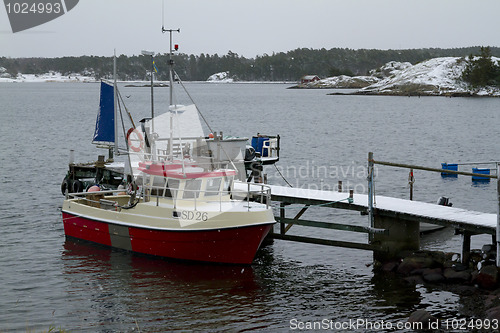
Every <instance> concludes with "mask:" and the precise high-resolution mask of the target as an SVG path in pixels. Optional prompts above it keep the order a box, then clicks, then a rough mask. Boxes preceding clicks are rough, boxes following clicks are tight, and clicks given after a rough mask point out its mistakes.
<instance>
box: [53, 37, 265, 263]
mask: <svg viewBox="0 0 500 333" xmlns="http://www.w3.org/2000/svg"><path fill="white" fill-rule="evenodd" d="M170 35H171V36H172V31H171V33H170ZM170 45H172V42H170ZM172 53H173V50H172V46H171V47H170V61H169V63H170V69H169V72H170V97H171V98H170V107H169V110H168V111H167V112H166V113H164V114H162V115H160V116H158V117H154V115H153V114H152V117H151V118H150V119H144V120H143V121H141V127H140V128H139V127H136V126H135V124H134V123H133V120H132V119H131V120H132V124H133V126H132V127H130V129H129V130H127V131H126V130H125V126H124V124H123V123H122V126H119V125H118V119H119V118H120V119H122V122H123V118H124V117H123V115H122V114H121V113H120V116H119V115H118V109H120V112H121V110H122V108H121V107H120V104H119V92H118V89H117V85H116V79H115V82H114V84H113V85H110V84H107V83H106V84H105V85H104V90H106V91H107V93H105V96H104V97H103V91H102V90H101V105H102V104H103V101H104V104H106V105H107V106H106V109H108V110H109V109H113V111H114V115H113V121H112V122H110V121H106V120H104V119H101V120H99V117H98V123H99V122H100V123H102V124H105V125H106V127H108V131H107V133H111V132H113V131H114V135H111V136H110V137H109V138H106V139H105V140H104V141H106V142H108V143H109V144H110V145H111V144H112V142H113V141H114V147H113V148H112V149H113V150H114V154H115V155H124V156H125V157H126V162H125V166H124V167H123V170H124V171H123V175H124V176H123V179H122V182H121V185H120V186H118V187H117V188H116V189H105V188H104V187H103V186H99V185H100V184H97V185H94V186H90V187H88V188H87V189H86V190H81V189H80V188H78V189H79V191H75V192H72V191H71V190H70V189H69V186H68V188H66V191H65V194H66V198H65V200H64V203H63V207H62V216H63V224H64V232H65V235H66V236H67V237H74V238H78V239H82V240H85V241H90V242H95V243H99V244H102V245H106V246H111V247H115V248H119V249H124V250H128V251H133V252H138V253H143V254H148V255H154V256H161V257H167V258H173V259H180V260H193V261H203V262H214V263H227V264H250V263H252V261H253V260H254V257H255V254H256V252H257V250H258V249H259V247H260V245H261V243H262V241H263V240H264V238H265V236H266V235H267V233H268V232H269V231H270V230H271V228H272V226H273V224H274V223H275V220H274V215H273V212H272V208H271V206H270V202H271V193H270V188H269V187H268V186H267V185H265V184H262V183H260V184H256V183H249V182H247V180H246V179H245V178H246V175H245V167H244V163H240V162H243V161H244V159H243V158H241V157H242V156H243V155H244V154H245V142H246V139H245V140H243V139H238V138H229V139H228V138H225V137H224V136H223V135H222V133H220V134H218V133H214V132H212V133H211V134H210V135H208V136H205V135H197V134H199V133H198V132H199V131H198V130H199V129H201V125H199V124H198V123H196V122H193V119H194V115H196V116H197V115H198V114H199V110H198V108H197V107H196V105H188V106H183V105H177V104H176V103H174V102H173V100H172V89H173V87H174V85H173V77H178V76H177V74H176V73H175V71H174V69H173V60H172ZM115 72H116V65H115ZM115 77H116V74H115ZM110 87H111V89H110ZM151 87H153V85H151ZM152 96H153V95H152ZM110 98H111V99H112V101H111V100H110ZM152 98H153V97H152ZM152 105H153V103H152ZM127 112H128V111H127ZM152 112H153V110H152ZM202 118H203V119H204V117H203V116H202ZM108 120H109V119H108ZM110 124H112V125H113V126H112V127H113V131H109V127H110ZM207 125H208V124H207ZM118 128H123V132H124V133H123V134H122V137H123V139H124V140H123V141H125V146H126V147H125V148H126V149H125V150H121V149H120V148H119V144H118V143H117V141H118V137H119V135H118V132H117V131H118ZM209 128H210V126H209ZM159 132H161V133H168V135H166V137H165V136H162V135H159ZM99 133H100V132H99V130H98V129H97V127H96V133H95V134H96V135H97V136H98V134H99ZM112 149H111V148H110V152H111V151H112ZM116 180H118V179H116ZM74 187H75V186H73V188H74ZM70 192H72V193H70Z"/></svg>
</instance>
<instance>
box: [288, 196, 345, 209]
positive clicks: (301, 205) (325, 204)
mask: <svg viewBox="0 0 500 333" xmlns="http://www.w3.org/2000/svg"><path fill="white" fill-rule="evenodd" d="M342 201H347V202H348V203H352V202H353V200H352V198H349V197H347V198H345V199H341V200H337V201H329V202H325V203H322V204H316V205H313V204H308V205H307V206H310V207H312V206H317V207H321V206H327V205H331V204H334V203H339V202H342ZM295 205H296V206H300V207H303V204H295ZM291 206H293V205H289V206H288V207H281V206H280V207H279V209H291V208H297V207H291Z"/></svg>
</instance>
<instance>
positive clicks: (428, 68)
mask: <svg viewBox="0 0 500 333" xmlns="http://www.w3.org/2000/svg"><path fill="white" fill-rule="evenodd" d="M492 60H493V61H495V62H497V63H498V62H499V61H500V58H495V57H492ZM466 65H467V61H466V60H465V59H464V58H461V57H443V58H434V59H430V60H427V61H423V62H421V63H418V64H416V65H413V66H406V67H404V68H402V69H400V70H394V71H393V72H392V75H390V76H388V77H386V78H385V79H382V80H380V81H379V82H376V83H374V84H372V85H370V86H368V87H365V88H362V89H360V90H359V92H360V93H370V94H391V95H392V94H402V95H403V94H422V95H453V94H469V93H470V94H471V95H478V96H500V89H498V88H495V87H485V88H478V89H473V88H472V87H470V86H469V85H468V84H467V83H466V82H464V81H463V80H462V78H461V77H462V73H463V71H464V69H465V67H466Z"/></svg>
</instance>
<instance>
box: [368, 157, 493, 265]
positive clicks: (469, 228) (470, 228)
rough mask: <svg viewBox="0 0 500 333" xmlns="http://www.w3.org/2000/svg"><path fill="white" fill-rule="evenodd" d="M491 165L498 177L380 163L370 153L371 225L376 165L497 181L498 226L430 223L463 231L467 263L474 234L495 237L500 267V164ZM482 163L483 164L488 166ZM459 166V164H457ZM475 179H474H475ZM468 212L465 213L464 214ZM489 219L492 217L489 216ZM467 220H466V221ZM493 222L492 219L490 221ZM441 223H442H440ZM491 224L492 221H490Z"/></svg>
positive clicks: (475, 222) (472, 222)
mask: <svg viewBox="0 0 500 333" xmlns="http://www.w3.org/2000/svg"><path fill="white" fill-rule="evenodd" d="M487 163H488V164H489V163H495V164H496V175H490V174H483V173H474V172H465V171H458V170H449V169H444V168H441V169H439V168H431V167H425V166H419V165H412V164H404V163H394V162H386V161H378V160H375V159H374V157H373V153H372V152H370V153H368V175H369V176H368V195H369V199H368V213H369V216H370V218H369V220H370V225H371V226H374V215H375V211H376V209H377V208H376V207H375V206H374V204H373V202H374V198H375V194H374V191H373V190H374V179H373V170H374V166H375V164H378V165H385V166H391V167H398V168H406V169H410V170H411V171H410V174H412V171H413V170H424V171H430V172H439V173H441V174H442V175H443V174H455V175H464V176H471V177H478V178H480V179H497V214H496V225H492V223H479V221H474V220H477V219H471V221H470V222H467V221H464V223H453V221H446V220H443V221H438V219H439V218H437V219H436V221H430V223H435V224H440V225H452V226H454V227H455V228H456V229H462V230H460V233H461V234H462V236H463V242H462V261H467V260H468V258H469V255H470V237H471V236H472V235H474V234H479V233H489V234H492V235H493V242H494V244H496V249H497V256H496V264H497V267H500V179H499V175H500V163H498V162H487ZM487 163H486V162H485V163H481V164H487ZM460 164H462V165H471V164H480V163H460ZM457 165H458V163H457ZM473 179H474V178H473ZM450 208H451V207H450ZM465 213H466V211H464V214H465ZM487 215H491V214H484V216H487ZM487 217H488V218H489V217H490V216H487ZM464 220H465V219H464ZM488 220H491V219H488ZM440 222H441V223H440ZM488 222H490V221H488Z"/></svg>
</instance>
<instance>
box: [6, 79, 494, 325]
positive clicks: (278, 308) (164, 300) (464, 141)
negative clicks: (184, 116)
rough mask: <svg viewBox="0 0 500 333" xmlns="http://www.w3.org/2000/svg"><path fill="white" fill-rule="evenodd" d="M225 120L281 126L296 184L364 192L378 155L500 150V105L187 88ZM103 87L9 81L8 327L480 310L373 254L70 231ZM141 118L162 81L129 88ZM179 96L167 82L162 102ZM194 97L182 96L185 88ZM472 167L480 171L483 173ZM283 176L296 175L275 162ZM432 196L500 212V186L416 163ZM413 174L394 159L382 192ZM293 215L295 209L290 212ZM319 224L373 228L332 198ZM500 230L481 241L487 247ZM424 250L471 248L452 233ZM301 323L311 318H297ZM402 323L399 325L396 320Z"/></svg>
mask: <svg viewBox="0 0 500 333" xmlns="http://www.w3.org/2000/svg"><path fill="white" fill-rule="evenodd" d="M187 86H188V88H189V90H190V93H191V94H192V96H193V97H194V98H195V100H196V102H197V103H198V105H199V107H200V109H201V111H202V112H203V113H204V114H205V116H206V117H207V119H208V120H209V121H210V123H211V126H212V127H213V128H214V129H217V130H218V131H221V130H222V131H224V133H225V134H234V135H239V136H252V135H255V134H256V133H257V132H260V133H269V134H280V135H281V138H282V139H281V142H282V151H281V160H280V162H279V163H278V165H279V169H280V171H281V172H282V173H283V174H284V176H285V177H286V178H287V179H288V181H289V182H290V183H291V184H292V185H293V186H306V185H307V186H311V187H312V188H319V187H323V188H324V189H332V188H334V187H335V186H336V184H337V181H338V180H342V181H343V182H344V184H345V187H348V188H353V189H355V190H356V191H357V192H363V191H365V187H366V181H365V177H366V175H365V174H364V171H365V165H366V159H367V155H368V152H369V151H373V152H374V154H375V158H376V159H379V160H386V161H397V162H402V163H414V164H419V165H426V166H432V167H439V166H440V163H441V162H450V163H451V162H470V161H472V162H479V161H490V160H498V159H499V145H498V143H497V139H498V137H500V135H499V134H500V133H499V132H500V126H499V125H500V99H463V98H452V99H450V98H431V97H427V98H407V97H375V96H327V95H326V91H324V90H323V91H321V90H310V91H305V90H286V89H285V88H286V86H285V85H281V84H231V85H224V84H220V85H211V84H202V83H190V84H187ZM98 90H99V85H98V84H60V83H44V84H36V83H33V84H1V85H0V117H1V118H0V123H1V133H2V143H3V148H2V150H1V155H2V156H1V161H2V162H1V163H2V174H1V175H2V177H1V179H2V180H1V186H2V191H1V198H2V202H3V205H2V206H1V208H0V221H1V224H0V231H1V233H0V234H1V235H2V239H1V242H0V267H1V270H0V281H1V283H0V295H2V296H1V298H0V331H1V332H10V331H22V332H23V331H24V332H25V331H42V330H48V329H49V328H50V327H51V326H52V327H57V328H59V327H61V328H64V329H67V330H71V331H88V332H122V331H127V332H128V331H134V330H135V331H138V330H141V331H145V332H150V331H167V330H188V331H189V330H195V331H213V332H216V331H220V330H222V329H226V330H230V331H246V330H249V331H252V330H258V331H287V330H289V329H290V328H291V321H292V323H298V322H306V321H321V320H323V319H327V320H333V321H335V322H338V323H342V322H348V321H349V320H365V321H369V322H371V323H375V324H377V323H378V324H380V323H381V322H385V323H387V322H390V323H393V325H394V326H395V325H396V324H397V323H401V322H404V321H405V320H406V318H407V317H408V315H409V314H410V313H411V312H413V311H415V310H416V309H427V310H428V311H430V312H431V313H433V314H434V315H436V316H438V317H440V318H459V317H469V316H474V313H471V312H470V311H468V310H467V309H466V307H464V306H463V301H464V298H463V297H460V296H458V295H456V294H454V293H452V292H448V291H442V290H439V289H433V288H426V287H423V286H409V285H406V284H403V283H402V282H401V281H400V280H397V279H394V280H391V279H389V280H388V279H387V278H385V277H379V276H376V275H374V274H373V272H372V267H371V266H370V264H371V253H370V252H366V251H361V250H349V249H340V248H330V247H325V246H319V245H304V244H295V243H287V242H284V241H275V242H274V243H273V244H270V245H267V246H265V247H263V248H262V249H261V250H260V252H259V253H258V255H257V258H256V260H255V262H254V264H253V265H251V266H242V267H240V266H236V267H234V266H217V265H204V264H190V263H179V262H170V261H167V260H161V259H157V258H151V257H144V256H138V255H133V254H130V253H125V252H120V251H114V250H110V249H107V248H103V247H99V246H94V245H89V244H84V243H79V242H74V241H70V240H65V237H64V231H63V225H62V218H61V205H62V201H63V196H62V195H61V193H60V184H61V181H62V179H63V177H64V175H65V173H66V170H67V164H68V158H69V157H68V156H69V150H70V149H75V155H76V156H75V158H76V160H77V161H91V160H94V159H95V158H96V155H97V154H98V153H101V154H103V153H104V152H103V151H100V150H97V149H96V148H95V147H94V146H93V145H91V143H90V141H91V136H92V134H93V130H94V122H95V117H96V110H97V105H98V98H99V91H98ZM122 95H127V96H128V95H130V98H128V99H127V100H126V102H127V106H128V108H129V109H130V111H131V112H132V113H133V114H134V115H135V117H136V119H140V118H141V117H142V116H147V115H148V114H149V112H150V111H149V104H148V103H149V90H148V89H145V88H123V89H122ZM166 97H167V91H166V90H162V89H158V90H157V91H156V98H157V105H156V108H157V110H161V103H162V102H163V101H165V99H166ZM179 101H180V102H182V101H183V100H182V97H179ZM469 168H470V167H467V169H465V170H470V169H469ZM266 172H267V173H268V175H269V179H270V182H273V183H278V184H285V183H284V181H283V180H282V179H281V176H279V174H278V173H277V171H276V169H275V168H274V167H268V168H267V170H266ZM415 178H416V183H415V193H414V197H415V199H417V200H421V201H427V202H435V201H436V200H437V198H438V197H439V196H441V195H445V196H448V197H450V198H451V201H452V202H453V204H454V206H455V207H463V208H468V209H473V210H479V211H485V212H491V213H495V212H496V205H497V204H496V197H495V194H496V190H495V186H494V184H493V183H491V184H489V183H486V184H473V183H472V182H471V180H470V178H467V177H459V178H458V179H442V178H441V177H440V176H439V175H438V174H433V173H427V172H422V171H419V172H415ZM407 183H408V173H407V170H398V169H392V168H389V167H380V168H379V169H378V175H377V188H376V192H377V194H381V195H389V196H396V197H401V198H407V197H408V192H409V190H408V184H407ZM288 214H290V215H292V214H293V212H290V213H288ZM304 217H305V218H311V219H322V220H326V221H333V222H339V223H342V222H352V223H357V224H360V225H364V224H366V223H367V218H366V217H365V216H360V215H359V214H355V213H352V212H351V213H348V212H343V211H336V210H332V209H328V208H323V209H321V208H317V209H310V210H309V211H308V212H307V213H306V214H305V215H304ZM290 232H291V233H295V234H302V235H309V236H324V237H331V238H332V239H342V240H350V241H366V236H364V235H361V236H360V235H359V234H351V233H342V232H332V233H331V234H325V232H324V231H319V230H314V229H313V230H311V229H308V228H300V227H297V226H295V227H293V228H292V229H291V231H290ZM489 241H490V239H489V237H486V236H475V237H473V246H475V247H481V246H482V244H485V243H487V242H489ZM422 245H423V246H425V247H427V248H431V249H440V250H446V251H456V252H458V251H459V250H460V238H459V236H455V235H453V230H446V229H445V230H443V231H440V232H438V233H436V234H433V235H431V236H427V237H425V238H424V239H423V240H422ZM294 320H296V321H294ZM393 331H395V330H393Z"/></svg>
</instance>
